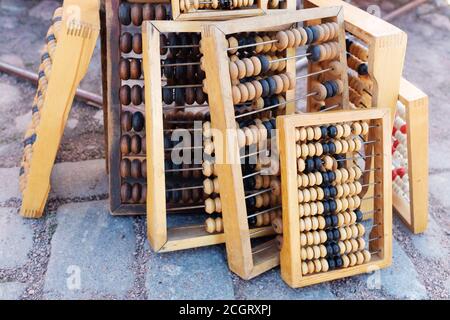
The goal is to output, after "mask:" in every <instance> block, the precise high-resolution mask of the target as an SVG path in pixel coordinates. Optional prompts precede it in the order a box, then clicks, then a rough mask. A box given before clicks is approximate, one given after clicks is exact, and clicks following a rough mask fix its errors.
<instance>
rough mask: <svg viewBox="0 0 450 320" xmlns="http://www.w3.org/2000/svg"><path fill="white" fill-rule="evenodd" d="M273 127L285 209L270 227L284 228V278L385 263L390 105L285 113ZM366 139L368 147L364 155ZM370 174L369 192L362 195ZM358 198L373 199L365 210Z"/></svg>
mask: <svg viewBox="0 0 450 320" xmlns="http://www.w3.org/2000/svg"><path fill="white" fill-rule="evenodd" d="M277 125H278V128H279V132H280V133H279V134H280V144H279V149H280V159H281V179H282V181H283V188H282V191H283V192H282V195H283V196H282V200H283V205H282V206H283V215H282V221H277V223H275V224H274V227H275V230H276V231H277V232H278V233H280V234H282V235H279V236H278V242H279V243H280V247H281V275H282V277H283V279H284V280H285V281H286V283H288V284H289V285H290V286H291V287H295V288H296V287H303V286H307V285H311V284H316V283H320V282H324V281H330V280H334V279H339V278H343V277H348V276H352V275H356V274H360V273H365V272H370V271H375V270H379V269H380V268H384V267H387V266H388V265H390V263H391V259H392V202H391V199H392V198H391V183H390V179H391V177H390V164H391V157H390V152H389V151H390V136H391V132H390V131H391V130H390V114H389V109H372V110H361V111H350V112H349V111H345V112H329V113H323V114H321V115H320V116H317V115H316V114H302V115H287V116H283V117H278V119H277ZM366 144H370V145H372V146H373V148H371V149H370V150H372V151H371V153H369V154H368V153H365V149H364V145H366ZM367 158H371V159H373V161H372V162H369V164H373V166H367V163H368V162H366V161H365V160H366V159H367ZM369 172H371V173H373V174H374V176H375V180H374V182H372V183H371V184H373V187H374V191H375V192H374V194H373V195H372V196H368V195H364V196H363V195H362V190H363V187H364V182H363V180H362V177H363V176H364V175H366V174H367V173H369ZM306 177H308V178H306ZM312 177H314V178H312ZM311 178H312V179H311ZM364 202H371V203H372V205H371V207H372V208H373V209H372V210H371V211H370V212H368V211H364V209H363V207H362V204H363V203H364ZM366 219H369V220H367V222H365V223H364V222H363V220H366ZM368 222H371V223H368Z"/></svg>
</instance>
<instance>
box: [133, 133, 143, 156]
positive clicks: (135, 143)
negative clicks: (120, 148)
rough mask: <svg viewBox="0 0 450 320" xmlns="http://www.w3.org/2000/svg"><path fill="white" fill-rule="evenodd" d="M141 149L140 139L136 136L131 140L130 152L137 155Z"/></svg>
mask: <svg viewBox="0 0 450 320" xmlns="http://www.w3.org/2000/svg"><path fill="white" fill-rule="evenodd" d="M141 147H142V144H141V137H140V136H138V135H137V134H136V135H134V136H133V137H132V138H131V152H132V153H134V154H138V153H140V152H141Z"/></svg>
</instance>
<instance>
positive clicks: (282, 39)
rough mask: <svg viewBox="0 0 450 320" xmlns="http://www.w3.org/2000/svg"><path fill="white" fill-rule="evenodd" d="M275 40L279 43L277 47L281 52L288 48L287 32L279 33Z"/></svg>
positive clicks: (276, 43) (276, 44)
mask: <svg viewBox="0 0 450 320" xmlns="http://www.w3.org/2000/svg"><path fill="white" fill-rule="evenodd" d="M275 38H276V39H277V40H278V42H275V46H276V48H277V49H278V50H279V51H282V50H284V49H286V48H287V46H288V43H289V37H288V35H287V34H286V32H285V31H278V32H277V34H276V36H275Z"/></svg>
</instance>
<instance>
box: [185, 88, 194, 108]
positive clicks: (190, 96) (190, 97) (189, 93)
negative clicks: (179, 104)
mask: <svg viewBox="0 0 450 320" xmlns="http://www.w3.org/2000/svg"><path fill="white" fill-rule="evenodd" d="M194 102H195V88H186V103H187V104H189V105H191V104H193V103H194Z"/></svg>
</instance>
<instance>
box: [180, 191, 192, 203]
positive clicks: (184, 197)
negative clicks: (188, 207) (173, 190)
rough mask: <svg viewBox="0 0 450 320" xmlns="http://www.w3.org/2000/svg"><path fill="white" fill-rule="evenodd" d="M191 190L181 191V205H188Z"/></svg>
mask: <svg viewBox="0 0 450 320" xmlns="http://www.w3.org/2000/svg"><path fill="white" fill-rule="evenodd" d="M191 197H192V194H191V190H182V191H181V201H182V202H183V203H189V202H190V201H191Z"/></svg>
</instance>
